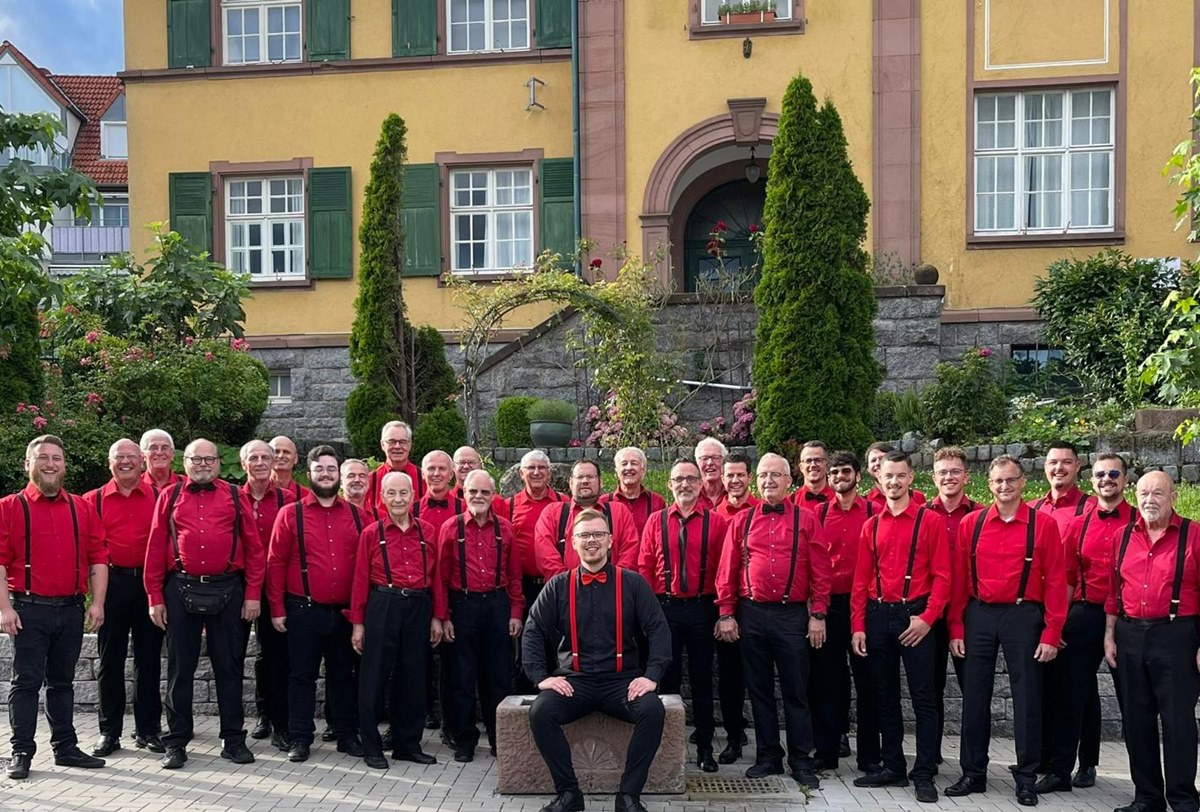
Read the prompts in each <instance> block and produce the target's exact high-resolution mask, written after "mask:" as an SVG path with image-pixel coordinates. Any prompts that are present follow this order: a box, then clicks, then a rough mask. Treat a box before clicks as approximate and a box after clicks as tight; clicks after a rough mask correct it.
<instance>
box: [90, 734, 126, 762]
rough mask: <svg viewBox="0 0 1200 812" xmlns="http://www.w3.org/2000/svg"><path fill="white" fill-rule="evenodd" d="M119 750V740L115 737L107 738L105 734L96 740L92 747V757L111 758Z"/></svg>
mask: <svg viewBox="0 0 1200 812" xmlns="http://www.w3.org/2000/svg"><path fill="white" fill-rule="evenodd" d="M120 749H121V740H120V739H118V738H117V737H116V736H109V735H108V734H107V733H105V734H102V735H101V736H100V738H98V739H96V744H95V746H94V747H92V755H93V756H96V757H97V758H104V757H105V756H111V755H112V754H113V753H115V752H117V751H118V750H120Z"/></svg>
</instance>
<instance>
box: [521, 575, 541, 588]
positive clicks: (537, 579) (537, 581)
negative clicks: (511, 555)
mask: <svg viewBox="0 0 1200 812" xmlns="http://www.w3.org/2000/svg"><path fill="white" fill-rule="evenodd" d="M521 580H522V581H528V582H529V583H531V584H533V585H534V586H542V585H543V584H544V583H546V579H545V578H543V577H542V576H540V575H522V576H521Z"/></svg>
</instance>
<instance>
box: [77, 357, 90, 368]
mask: <svg viewBox="0 0 1200 812" xmlns="http://www.w3.org/2000/svg"><path fill="white" fill-rule="evenodd" d="M91 365H92V357H91V356H90V355H85V356H83V357H82V358H80V359H79V366H81V367H90V366H91Z"/></svg>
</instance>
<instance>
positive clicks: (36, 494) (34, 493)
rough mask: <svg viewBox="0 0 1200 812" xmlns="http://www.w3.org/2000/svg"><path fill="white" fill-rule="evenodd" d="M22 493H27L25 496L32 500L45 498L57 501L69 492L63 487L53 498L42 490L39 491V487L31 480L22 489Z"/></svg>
mask: <svg viewBox="0 0 1200 812" xmlns="http://www.w3.org/2000/svg"><path fill="white" fill-rule="evenodd" d="M21 493H23V494H25V498H26V499H28V500H29V501H31V502H41V501H43V500H45V501H47V502H56V501H58V499H59V497H61V496H63V495H64V494H66V493H67V489H66V488H62V489H61V490H59V492H58V493H57V494H56V495H55V496H54V498H53V499H51V498H50V497H48V496H46V495H45V494H43V493H42V492H41V491H39V490H38V489H37V486H36V485H34V484H33V483H32V482H29V483H26V485H25V487H24V488H22V489H21Z"/></svg>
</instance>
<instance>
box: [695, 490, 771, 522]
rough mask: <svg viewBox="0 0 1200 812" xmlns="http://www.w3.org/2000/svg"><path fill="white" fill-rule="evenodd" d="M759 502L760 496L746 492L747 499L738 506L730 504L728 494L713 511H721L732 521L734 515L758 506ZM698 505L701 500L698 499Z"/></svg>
mask: <svg viewBox="0 0 1200 812" xmlns="http://www.w3.org/2000/svg"><path fill="white" fill-rule="evenodd" d="M758 504H759V501H758V497H757V496H755V495H754V494H752V493H748V494H746V501H744V502H742V503H741V504H740V505H738V506H737V507H734V506H733V505H731V504H729V497H728V496H726V497H725V498H724V499H722V500H721V504H719V505H717V506H716V507H715V508H712V511H713V513H719V514H721V515H722V516H724V517H725V518H726V519H729V520H730V521H732V520H733V517H734V516H737V515H739V514H741V513H742V512H744V511H746V510H749V509H750V508H752V507H757V506H758ZM696 507H700V503H699V500H697V503H696Z"/></svg>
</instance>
